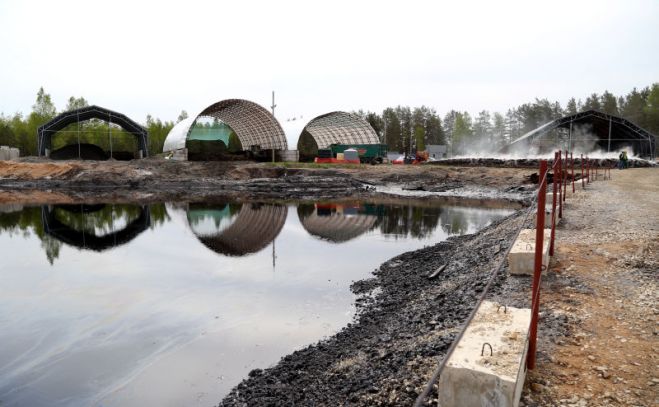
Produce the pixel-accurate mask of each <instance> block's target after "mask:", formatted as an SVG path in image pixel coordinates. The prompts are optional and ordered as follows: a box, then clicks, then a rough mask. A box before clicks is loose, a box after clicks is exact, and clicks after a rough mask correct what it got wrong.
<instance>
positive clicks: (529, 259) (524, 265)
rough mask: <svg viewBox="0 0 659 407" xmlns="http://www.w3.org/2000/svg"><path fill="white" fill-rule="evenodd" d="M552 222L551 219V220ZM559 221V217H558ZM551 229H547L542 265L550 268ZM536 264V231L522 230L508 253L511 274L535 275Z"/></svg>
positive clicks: (543, 245)
mask: <svg viewBox="0 0 659 407" xmlns="http://www.w3.org/2000/svg"><path fill="white" fill-rule="evenodd" d="M549 219H550V220H551V218H549ZM556 219H557V220H558V217H556ZM550 237H551V229H545V233H544V239H543V244H542V264H543V265H544V266H545V267H549V239H550ZM534 263H535V229H522V230H521V231H520V232H519V235H518V236H517V239H516V240H515V243H513V248H512V249H511V250H510V253H508V269H509V270H510V274H525V275H533V266H534Z"/></svg>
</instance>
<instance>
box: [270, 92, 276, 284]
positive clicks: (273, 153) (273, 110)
mask: <svg viewBox="0 0 659 407" xmlns="http://www.w3.org/2000/svg"><path fill="white" fill-rule="evenodd" d="M275 107H277V105H276V104H275V91H274V90H273V91H272V106H270V108H271V109H272V117H275ZM272 162H273V163H274V162H275V146H274V144H273V146H272ZM273 222H274V218H273ZM275 240H277V236H275V238H274V239H272V272H273V273H274V271H275V266H276V262H275V259H276V258H277V254H276V252H275Z"/></svg>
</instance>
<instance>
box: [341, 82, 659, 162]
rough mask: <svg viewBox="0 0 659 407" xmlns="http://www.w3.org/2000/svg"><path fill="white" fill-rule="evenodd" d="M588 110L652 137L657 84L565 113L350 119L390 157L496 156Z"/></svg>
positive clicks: (556, 106) (536, 105)
mask: <svg viewBox="0 0 659 407" xmlns="http://www.w3.org/2000/svg"><path fill="white" fill-rule="evenodd" d="M591 109H593V110H599V111H601V112H604V113H608V114H612V115H615V116H620V117H624V118H625V119H627V120H630V121H632V122H634V123H635V124H637V125H639V126H641V127H643V128H644V129H646V130H648V131H650V132H651V133H653V134H655V135H657V134H659V83H654V84H652V85H651V86H648V87H645V88H643V89H641V90H637V89H636V88H634V89H632V90H631V91H630V92H629V93H627V94H626V95H621V96H615V95H613V94H612V93H611V92H609V91H604V92H603V93H602V94H597V93H593V94H591V95H590V96H588V97H587V98H586V99H585V100H583V101H582V100H581V99H575V98H574V97H573V98H570V100H568V102H567V104H566V105H565V107H563V106H561V104H560V103H559V102H557V101H555V102H551V101H549V100H548V99H537V98H536V99H535V101H533V102H530V103H524V104H522V105H520V106H517V107H515V108H511V109H508V111H506V112H505V113H501V112H489V111H487V110H483V111H481V112H479V113H478V114H477V115H475V116H474V117H472V115H470V114H469V112H465V111H457V110H450V111H449V112H447V113H446V114H445V115H444V116H443V118H440V116H439V115H438V114H437V112H436V111H435V110H434V109H432V108H429V107H426V106H421V107H415V108H410V107H408V106H397V107H389V108H386V109H384V111H383V112H382V113H381V114H378V113H375V112H370V111H366V112H365V111H363V110H359V111H357V112H353V113H355V114H357V115H358V116H360V117H362V118H363V119H364V120H366V121H368V122H369V123H370V124H371V126H372V127H373V129H374V130H375V131H376V133H377V134H378V136H379V137H380V141H381V142H382V143H384V144H387V145H388V147H389V151H398V152H400V153H410V152H414V151H421V150H424V148H425V146H426V145H427V144H445V145H448V146H450V148H451V152H452V154H454V155H457V154H468V153H474V152H482V151H489V152H495V151H497V150H498V149H499V148H501V147H503V146H505V145H507V144H510V143H511V142H512V141H514V140H516V139H517V138H519V137H520V136H522V135H524V134H526V133H528V132H529V131H531V130H534V129H536V128H538V127H540V126H541V125H543V124H545V123H548V122H550V121H552V120H555V119H558V118H561V117H563V116H566V115H573V114H576V113H579V112H583V111H586V110H591ZM658 147H659V146H658Z"/></svg>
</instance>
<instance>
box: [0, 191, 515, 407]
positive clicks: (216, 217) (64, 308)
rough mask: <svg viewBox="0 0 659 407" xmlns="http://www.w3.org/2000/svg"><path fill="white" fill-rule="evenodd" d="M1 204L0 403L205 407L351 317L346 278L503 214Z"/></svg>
mask: <svg viewBox="0 0 659 407" xmlns="http://www.w3.org/2000/svg"><path fill="white" fill-rule="evenodd" d="M437 205H438V204H437V203H434V204H430V203H428V202H427V201H426V202H414V201H403V202H402V203H401V202H398V203H387V204H385V203H378V202H350V203H345V202H343V203H328V202H323V203H299V204H298V203H288V204H268V203H246V204H240V203H213V204H198V203H195V204H156V205H144V206H142V205H111V204H109V205H70V206H66V205H54V206H53V205H49V206H30V207H18V206H14V207H0V254H1V255H2V256H1V258H2V261H1V263H0V344H1V346H0V406H3V407H5V406H81V405H102V406H144V405H160V406H181V405H186V406H190V405H200V406H210V405H213V404H216V403H217V402H219V401H220V400H221V399H222V397H223V395H224V394H226V393H227V392H228V391H229V390H230V389H231V388H232V387H233V386H235V385H236V384H238V383H239V382H240V381H241V380H242V378H244V377H245V376H246V375H247V373H248V372H249V371H250V370H252V369H255V368H265V367H268V366H270V365H272V364H274V363H276V362H277V361H278V360H279V358H280V357H281V356H283V355H285V354H288V353H290V352H292V351H294V350H295V349H299V348H301V347H304V346H305V345H308V344H311V343H314V342H315V341H317V340H319V339H321V338H323V337H326V336H328V335H332V334H333V333H335V332H337V331H338V330H340V329H341V328H342V327H343V326H345V325H346V324H347V323H348V322H350V321H351V319H352V318H353V316H354V312H355V308H354V304H353V303H354V296H353V295H352V293H351V292H350V290H349V286H350V284H351V282H352V281H355V280H360V279H363V278H367V277H369V275H370V273H371V272H372V271H373V270H374V269H375V268H377V267H378V266H379V265H380V263H382V262H383V261H386V260H387V259H389V258H391V257H393V256H395V255H397V254H400V253H403V252H405V251H409V250H414V249H418V248H421V247H423V246H426V245H431V244H435V243H437V242H440V241H442V240H444V239H446V238H447V236H448V235H449V234H464V233H473V232H475V231H477V230H478V229H480V228H483V227H485V226H486V225H488V224H489V223H491V222H492V221H493V220H496V219H499V218H502V217H504V216H507V215H508V214H510V213H512V212H513V210H512V209H485V208H473V207H472V208H469V207H460V206H437Z"/></svg>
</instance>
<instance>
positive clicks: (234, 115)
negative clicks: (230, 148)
mask: <svg viewBox="0 0 659 407" xmlns="http://www.w3.org/2000/svg"><path fill="white" fill-rule="evenodd" d="M200 117H210V118H215V119H218V120H221V121H222V122H224V123H225V124H226V125H228V126H229V127H231V129H233V131H234V132H235V133H236V136H237V137H238V139H239V140H240V143H241V144H242V147H243V150H250V149H253V148H255V147H258V148H260V149H264V150H266V149H267V150H272V149H274V150H286V149H287V148H288V143H287V142H286V136H285V135H284V131H283V130H282V128H281V125H280V124H279V122H278V121H277V119H275V117H274V116H273V115H272V114H271V113H270V112H269V111H268V110H266V109H265V108H264V107H262V106H260V105H258V104H256V103H254V102H251V101H249V100H244V99H227V100H223V101H220V102H217V103H214V104H212V105H210V106H208V107H207V108H205V109H204V110H202V111H201V112H200V113H199V114H198V115H197V116H195V117H194V118H188V119H185V120H183V121H181V122H179V123H178V124H177V125H176V126H174V128H172V130H171V131H170V132H169V134H168V135H167V139H166V140H165V144H164V146H163V151H173V150H175V149H179V148H184V147H185V142H186V139H187V137H188V136H189V134H190V130H191V128H192V126H193V125H194V123H195V121H196V120H197V119H199V118H200Z"/></svg>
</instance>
